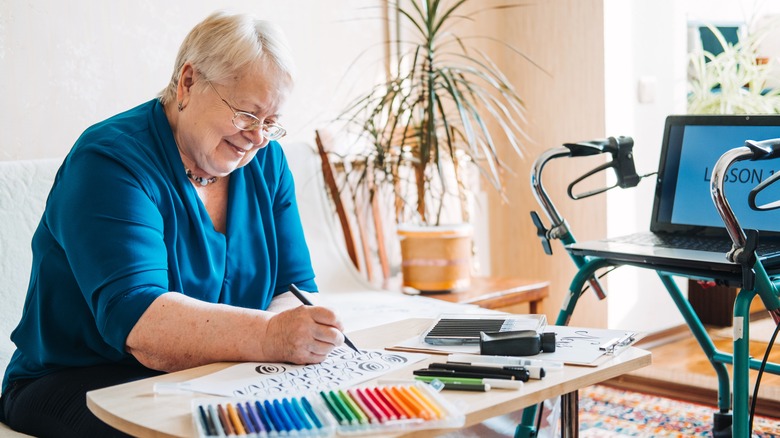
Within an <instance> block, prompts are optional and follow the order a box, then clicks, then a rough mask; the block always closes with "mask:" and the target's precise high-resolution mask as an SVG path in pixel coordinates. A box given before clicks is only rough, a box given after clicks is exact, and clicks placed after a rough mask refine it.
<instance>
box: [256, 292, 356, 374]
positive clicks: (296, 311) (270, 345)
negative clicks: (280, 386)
mask: <svg viewBox="0 0 780 438" xmlns="http://www.w3.org/2000/svg"><path fill="white" fill-rule="evenodd" d="M343 329H344V327H343V326H342V324H341V321H340V320H339V319H338V317H337V316H336V314H335V313H334V312H333V311H332V310H330V309H328V308H326V307H319V306H298V307H295V308H293V309H289V310H285V311H283V312H280V313H278V314H276V315H274V316H273V317H271V319H270V320H269V321H268V329H267V331H266V339H263V340H262V341H261V342H262V343H263V345H264V353H265V354H264V356H265V357H266V360H268V361H279V362H291V363H295V364H309V363H320V362H322V361H323V360H325V358H326V357H327V356H328V353H330V352H331V351H332V350H333V349H334V348H336V347H338V346H340V345H342V344H343V343H344V334H343V333H342V330H343Z"/></svg>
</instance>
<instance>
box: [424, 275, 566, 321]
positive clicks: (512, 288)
mask: <svg viewBox="0 0 780 438" xmlns="http://www.w3.org/2000/svg"><path fill="white" fill-rule="evenodd" d="M549 286H550V282H549V281H536V280H529V279H527V278H520V277H472V278H471V286H470V287H469V288H468V289H465V290H462V291H458V292H449V293H441V294H431V293H427V294H425V296H427V297H430V298H436V299H438V300H443V301H449V302H450V303H461V304H475V305H477V306H480V307H484V308H486V309H494V310H502V311H505V312H511V310H512V308H513V307H515V306H517V305H519V304H524V303H528V308H529V309H528V313H543V309H542V301H543V300H544V299H545V298H547V297H548V296H549V295H550V290H549Z"/></svg>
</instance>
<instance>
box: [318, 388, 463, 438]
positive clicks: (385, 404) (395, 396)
mask: <svg viewBox="0 0 780 438" xmlns="http://www.w3.org/2000/svg"><path fill="white" fill-rule="evenodd" d="M320 397H321V398H322V400H323V401H324V403H325V405H326V406H327V407H328V410H329V411H330V413H331V414H332V415H333V417H334V418H335V419H336V422H337V423H338V426H337V429H338V431H339V432H340V433H346V432H366V431H376V430H385V431H387V430H404V429H409V428H415V429H423V428H436V427H454V426H457V425H459V424H463V421H464V420H465V418H463V415H458V414H457V413H456V412H455V410H454V409H453V408H452V407H451V406H450V405H449V404H447V403H446V402H445V401H444V400H443V399H442V398H441V397H440V396H439V394H438V393H437V392H436V391H434V390H433V389H432V388H431V387H430V386H429V385H426V384H423V383H419V384H416V383H415V384H408V385H380V386H375V387H360V388H351V389H347V390H337V391H327V392H326V391H323V392H320Z"/></svg>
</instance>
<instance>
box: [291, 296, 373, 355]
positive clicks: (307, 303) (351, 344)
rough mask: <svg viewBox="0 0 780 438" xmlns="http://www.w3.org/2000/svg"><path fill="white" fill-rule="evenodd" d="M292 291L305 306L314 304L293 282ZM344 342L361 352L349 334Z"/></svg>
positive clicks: (345, 336)
mask: <svg viewBox="0 0 780 438" xmlns="http://www.w3.org/2000/svg"><path fill="white" fill-rule="evenodd" d="M290 292H291V293H292V294H293V295H295V298H298V301H300V302H301V303H303V305H304V306H312V305H313V304H312V303H311V301H309V299H308V298H306V296H304V295H303V293H302V292H301V290H300V289H298V286H296V285H294V284H291V285H290ZM344 343H345V344H347V346H348V347H349V348H351V349H353V350H355V352H356V353H360V350H358V349H357V347H355V344H353V343H352V341H350V340H349V338H347V335H344Z"/></svg>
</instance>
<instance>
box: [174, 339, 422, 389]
mask: <svg viewBox="0 0 780 438" xmlns="http://www.w3.org/2000/svg"><path fill="white" fill-rule="evenodd" d="M425 357H426V355H424V354H418V353H406V352H387V351H383V350H361V351H360V352H359V353H357V352H355V351H353V350H351V349H349V348H346V347H339V348H336V349H334V350H333V351H332V352H331V353H330V355H329V356H328V358H327V359H325V361H323V362H322V363H319V364H312V365H292V364H287V363H259V362H247V363H241V364H237V365H233V366H231V367H228V368H225V369H224V370H221V371H217V372H216V373H212V374H209V375H206V376H203V377H199V378H197V379H192V380H188V381H186V382H183V383H182V384H181V385H180V388H181V389H186V390H189V391H194V392H200V393H205V394H214V395H223V396H227V397H257V398H265V397H269V396H279V395H289V396H298V395H302V394H306V393H310V392H314V391H322V390H327V389H335V388H348V387H350V386H353V385H357V384H358V383H361V382H365V381H367V380H371V379H374V378H377V377H379V376H382V375H384V374H386V373H389V372H390V371H393V370H396V369H398V368H401V367H404V366H406V365H409V364H412V363H415V362H419V361H421V360H423V359H424V358H425Z"/></svg>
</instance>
